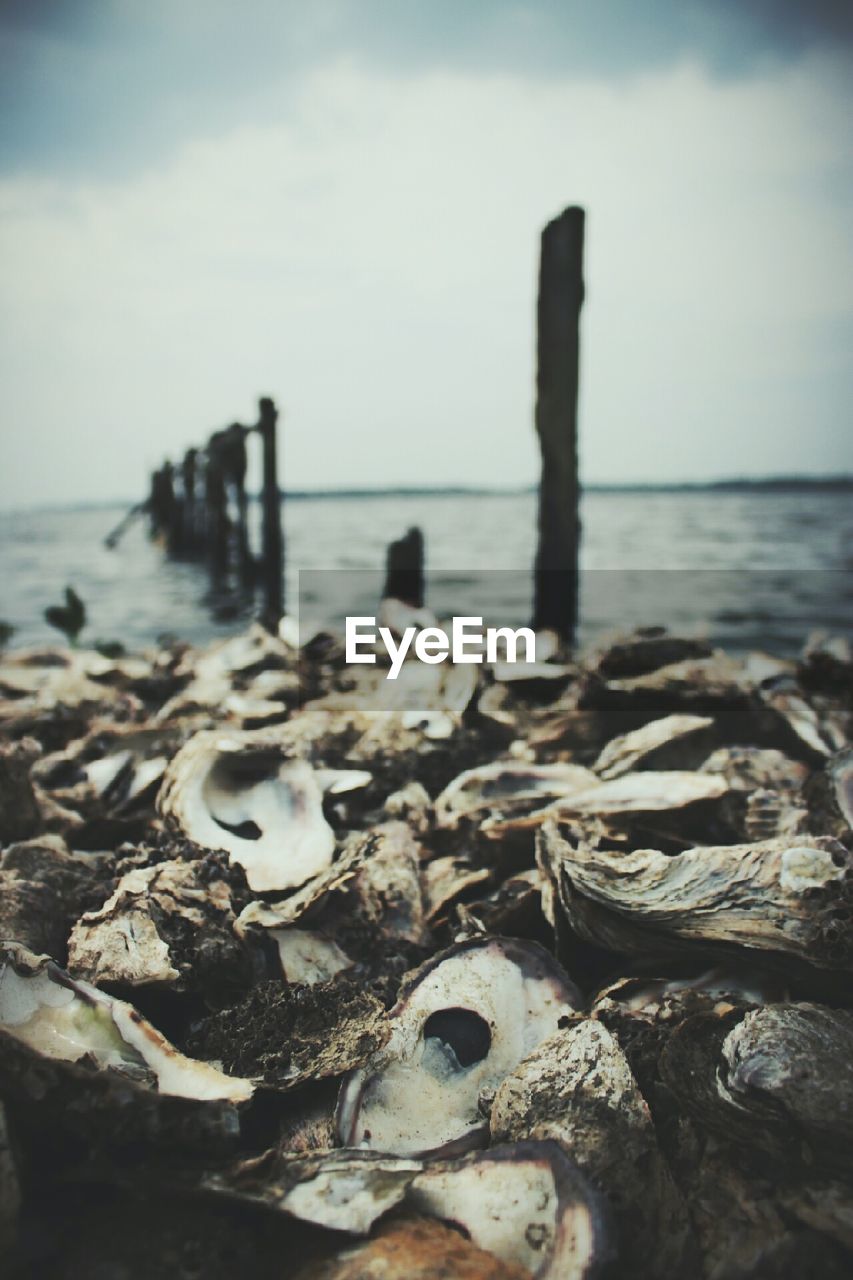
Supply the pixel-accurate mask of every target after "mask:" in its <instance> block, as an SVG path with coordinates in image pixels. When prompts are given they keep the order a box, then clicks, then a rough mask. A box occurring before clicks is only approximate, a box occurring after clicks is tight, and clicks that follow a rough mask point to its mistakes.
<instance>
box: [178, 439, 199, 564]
mask: <svg viewBox="0 0 853 1280" xmlns="http://www.w3.org/2000/svg"><path fill="white" fill-rule="evenodd" d="M197 453H198V451H197V450H196V449H187V451H186V453H185V454H184V459H183V462H182V463H181V478H182V480H183V486H184V529H183V551H184V553H185V554H186V555H190V556H193V555H195V554H196V552H197V550H198V505H197V497H198V495H197V494H196V456H197Z"/></svg>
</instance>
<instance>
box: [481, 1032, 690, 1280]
mask: <svg viewBox="0 0 853 1280" xmlns="http://www.w3.org/2000/svg"><path fill="white" fill-rule="evenodd" d="M491 1130H492V1136H493V1138H494V1139H495V1140H496V1141H498V1142H506V1141H509V1140H512V1139H518V1138H539V1139H541V1138H553V1139H555V1140H557V1141H559V1142H560V1143H561V1144H562V1146H563V1147H564V1149H565V1150H566V1151H567V1152H568V1154H569V1155H570V1156H571V1158H572V1159H573V1160H574V1161H575V1162H576V1164H577V1165H578V1166H579V1168H580V1169H581V1170H582V1171H583V1173H585V1174H586V1175H587V1177H589V1178H590V1180H591V1181H592V1183H593V1184H594V1185H595V1186H597V1187H598V1188H599V1189H600V1190H601V1191H603V1192H605V1193H606V1195H607V1197H608V1200H609V1202H610V1204H611V1205H612V1207H613V1209H614V1211H615V1221H616V1226H617V1233H618V1237H619V1247H618V1256H619V1262H620V1274H622V1275H625V1276H629V1275H630V1276H660V1277H669V1276H672V1275H678V1274H682V1273H683V1271H684V1268H685V1266H686V1265H687V1263H688V1259H689V1256H690V1248H691V1241H690V1232H689V1226H688V1220H687V1213H686V1209H685V1206H684V1203H683V1201H682V1199H681V1196H680V1195H679V1193H678V1191H677V1189H676V1186H675V1184H674V1182H673V1180H672V1175H671V1173H670V1171H669V1168H668V1166H667V1164H666V1161H665V1160H664V1158H663V1156H662V1155H661V1152H660V1150H659V1148H658V1143H657V1137H656V1134H655V1129H654V1125H653V1123H652V1117H651V1114H650V1112H649V1108H648V1106H647V1104H646V1101H645V1099H644V1098H643V1096H642V1094H641V1093H640V1090H639V1088H638V1086H637V1082H636V1080H635V1079H634V1076H633V1075H632V1073H631V1069H630V1067H629V1066H628V1062H627V1060H626V1058H625V1055H624V1053H623V1052H622V1050H621V1049H620V1047H619V1045H618V1044H617V1042H616V1041H615V1039H614V1038H613V1036H612V1035H611V1034H610V1032H609V1031H608V1030H607V1029H606V1028H605V1027H604V1026H603V1025H602V1024H601V1023H600V1022H595V1021H592V1020H590V1019H583V1018H582V1019H581V1020H580V1021H577V1022H575V1023H573V1024H571V1025H569V1026H568V1027H566V1028H565V1029H564V1030H561V1031H558V1032H556V1033H555V1034H554V1035H553V1036H551V1037H549V1039H547V1040H544V1041H543V1042H542V1044H540V1045H539V1046H538V1047H537V1048H536V1049H534V1051H533V1053H531V1054H530V1055H529V1056H528V1057H527V1058H525V1059H524V1061H523V1062H522V1063H521V1064H520V1065H519V1066H518V1067H517V1068H516V1070H515V1071H514V1072H513V1074H512V1075H510V1076H508V1077H507V1079H506V1080H504V1082H503V1084H502V1085H501V1086H500V1088H499V1089H498V1091H497V1094H496V1095H495V1101H494V1106H493V1107H492V1113H491Z"/></svg>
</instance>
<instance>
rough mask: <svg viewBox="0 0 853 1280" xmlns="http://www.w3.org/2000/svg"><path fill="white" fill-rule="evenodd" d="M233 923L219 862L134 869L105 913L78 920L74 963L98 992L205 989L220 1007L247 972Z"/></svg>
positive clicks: (72, 952) (71, 960) (71, 957)
mask: <svg viewBox="0 0 853 1280" xmlns="http://www.w3.org/2000/svg"><path fill="white" fill-rule="evenodd" d="M233 923H234V914H233V912H232V909H231V889H230V886H229V884H228V882H227V880H226V879H225V875H224V873H223V869H222V868H221V867H220V866H217V864H216V863H215V862H213V861H212V862H211V863H210V864H208V863H201V862H181V861H169V860H167V861H165V862H158V863H156V864H155V865H154V866H151V867H134V868H133V869H132V870H131V871H128V872H126V873H125V874H124V875H123V876H122V877H121V878H120V879H119V882H118V884H117V886H116V888H115V890H114V892H113V893H112V895H111V896H110V897H109V898H108V899H107V901H106V902H105V903H104V904H103V906H102V907H100V908H99V909H98V910H97V911H89V912H86V913H85V914H83V915H82V916H81V917H80V919H79V920H78V921H77V923H76V924H75V926H74V928H73V929H72V931H71V936H70V938H69V940H68V964H69V967H70V969H71V971H72V972H73V974H74V975H75V977H82V978H86V979H87V980H88V981H89V982H93V983H95V984H96V985H97V984H99V983H104V982H107V983H119V984H121V985H123V986H129V987H138V986H148V985H166V986H172V987H176V988H179V989H181V990H185V989H197V988H198V986H199V984H200V983H201V984H202V985H203V986H204V987H205V988H210V989H211V994H212V995H213V997H214V1002H215V1003H221V1002H222V998H223V995H224V994H225V995H227V993H228V992H229V991H233V988H234V985H235V982H236V984H238V985H239V982H240V978H241V977H242V976H243V970H244V969H245V968H246V965H245V962H244V958H243V956H242V955H241V950H240V945H239V943H238V942H237V940H236V939H235V937H234V934H233V932H232V925H233ZM202 970H203V972H200V971H202ZM217 988H219V989H218V990H217ZM217 997H218V998H217Z"/></svg>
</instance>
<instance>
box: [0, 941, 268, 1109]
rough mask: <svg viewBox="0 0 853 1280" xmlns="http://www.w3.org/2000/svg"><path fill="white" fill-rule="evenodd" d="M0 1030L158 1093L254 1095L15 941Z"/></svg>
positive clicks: (4, 968) (0, 999) (5, 965)
mask: <svg viewBox="0 0 853 1280" xmlns="http://www.w3.org/2000/svg"><path fill="white" fill-rule="evenodd" d="M0 1027H2V1028H3V1029H4V1030H5V1031H6V1032H8V1033H9V1034H10V1035H12V1036H14V1037H15V1038H16V1039H18V1040H21V1041H23V1043H24V1044H26V1045H29V1046H30V1048H32V1049H35V1050H36V1051H37V1052H38V1053H40V1054H42V1055H44V1056H45V1057H48V1058H58V1059H61V1060H64V1061H67V1062H78V1061H80V1059H83V1058H85V1059H87V1060H90V1061H93V1062H95V1064H96V1065H97V1066H98V1067H99V1068H101V1069H106V1070H114V1071H120V1072H123V1073H125V1074H128V1073H129V1074H130V1075H131V1077H132V1078H135V1079H143V1080H144V1079H145V1078H146V1077H150V1076H153V1078H154V1079H155V1081H156V1086H157V1089H158V1090H159V1092H160V1093H168V1094H171V1095H173V1096H175V1097H178V1098H197V1099H199V1100H202V1101H206V1100H212V1101H216V1100H218V1099H227V1100H228V1101H231V1102H245V1101H246V1100H247V1099H248V1098H250V1097H251V1096H252V1093H253V1091H254V1085H253V1084H252V1082H251V1081H250V1080H244V1079H240V1078H238V1077H235V1076H229V1075H226V1074H225V1073H224V1072H223V1071H220V1070H218V1068H216V1067H214V1066H211V1065H210V1063H207V1062H198V1061H196V1060H194V1059H192V1058H186V1057H184V1055H183V1054H182V1053H179V1052H178V1050H177V1049H176V1048H175V1047H174V1046H173V1045H171V1044H170V1043H169V1042H168V1040H166V1038H165V1037H164V1036H162V1035H161V1034H160V1032H159V1031H157V1030H155V1028H154V1027H152V1026H151V1024H150V1023H149V1022H146V1021H145V1019H144V1018H142V1017H141V1016H140V1015H139V1014H138V1013H137V1011H136V1010H135V1009H134V1008H133V1007H132V1006H131V1005H129V1004H125V1003H124V1001H123V1000H117V999H115V998H114V997H113V996H108V995H106V994H105V993H104V992H103V991H98V989H97V988H96V987H93V986H91V985H90V984H89V983H88V982H83V981H75V980H74V979H73V978H71V977H69V975H68V974H67V973H64V972H63V971H62V970H61V969H60V968H59V966H58V965H56V964H54V962H53V961H52V960H51V959H50V957H49V956H34V955H33V954H32V953H31V952H29V951H27V950H26V949H25V948H23V947H19V946H16V945H15V944H14V943H11V944H7V945H5V946H4V947H3V949H2V964H1V966H0Z"/></svg>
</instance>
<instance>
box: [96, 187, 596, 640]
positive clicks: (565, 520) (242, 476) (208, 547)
mask: <svg viewBox="0 0 853 1280" xmlns="http://www.w3.org/2000/svg"><path fill="white" fill-rule="evenodd" d="M583 242H584V212H583V210H582V209H580V208H577V207H576V206H573V207H571V208H568V209H566V210H565V211H564V212H563V213H562V214H560V216H559V217H557V218H555V219H554V220H553V221H552V222H550V223H548V225H547V226H546V227H545V229H544V231H543V232H542V239H541V253H540V263H539V291H538V304H537V375H536V419H535V425H536V432H537V434H538V437H539V444H540V449H541V454H542V477H541V482H540V488H539V527H538V546H537V552H536V562H535V566H534V590H533V618H532V625H533V627H534V629H535V630H537V631H543V630H549V631H552V632H554V633H556V635H557V636H558V637H560V638H561V639H562V640H563V641H564V642H566V643H568V644H571V643H572V642H573V640H574V635H575V629H576V625H577V616H578V550H579V544H580V519H579V514H578V508H579V496H580V491H579V485H578V454H577V398H578V372H579V322H580V311H581V306H582V304H583V299H584V283H583ZM277 418H278V415H277V411H276V408H275V405H274V404H273V402H272V400H270V399H262V400H261V401H260V413H259V418H258V421H257V422H256V423H255V424H254V425H253V426H250V427H246V426H243V425H241V424H240V423H232V424H231V426H229V427H226V428H225V429H224V430H221V431H216V432H214V434H213V435H212V436H211V437H210V439H209V441H208V442H207V444H206V445H205V446H204V447H203V448H201V449H189V450H187V452H186V454H185V455H184V458H183V460H182V461H181V463H180V464H179V465H178V466H177V467H176V466H173V465H172V464H171V463H169V462H167V463H164V465H163V466H162V467H161V468H160V469H159V470H158V471H156V472H155V473H154V475H153V476H152V477H151V487H150V492H149V496H148V499H147V501H146V502H145V503H141V504H140V505H139V507H137V508H135V509H134V511H133V512H131V517H132V516H133V515H135V514H137V513H138V512H139V511H140V510H144V511H147V512H148V515H149V519H150V522H151V529H152V533H153V534H154V535H155V536H157V537H160V538H162V539H163V541H164V542H165V545H166V548H167V550H168V551H169V553H170V554H171V555H174V556H181V557H187V558H191V559H198V560H206V561H207V562H208V564H209V566H210V571H211V576H212V580H213V582H214V583H215V584H217V585H219V586H225V585H228V584H229V583H230V584H233V583H236V584H238V585H239V586H241V587H242V588H244V589H246V590H249V589H255V588H257V587H258V586H260V588H261V591H262V596H263V606H262V617H263V619H264V621H265V622H267V624H268V625H270V626H275V625H277V623H278V620H279V618H280V617H281V614H282V612H283V609H284V590H283V580H284V578H283V574H284V555H283V538H282V531H281V495H280V491H279V485H278V472H277V456H276V426H277ZM252 435H257V436H259V437H260V440H261V443H262V471H263V480H262V487H261V502H262V516H261V538H260V548H259V552H258V553H257V554H256V553H255V552H254V550H253V548H252V545H251V538H250V531H249V519H248V511H249V504H248V500H247V495H246V487H245V482H246V470H247V439H248V438H249V437H250V436H252ZM124 524H125V522H122V525H120V526H119V528H118V529H117V530H115V531H114V532H113V534H111V535H110V539H108V542H110V541H111V540H112V543H111V545H114V543H115V541H116V540H117V538H118V536H120V534H121V531H122V529H123V526H124ZM423 562H424V552H423V538H422V535H421V534H420V531H419V530H416V529H413V530H410V531H409V533H408V534H407V535H406V536H405V537H404V538H401V539H400V540H399V541H398V542H394V543H392V544H391V546H390V547H389V550H388V560H387V566H386V569H387V577H386V584H385V594H386V595H390V596H395V597H397V598H400V599H403V600H406V601H407V603H410V604H412V605H415V606H420V605H422V604H423V597H424V564H423Z"/></svg>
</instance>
